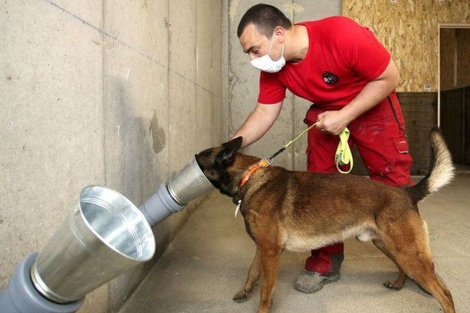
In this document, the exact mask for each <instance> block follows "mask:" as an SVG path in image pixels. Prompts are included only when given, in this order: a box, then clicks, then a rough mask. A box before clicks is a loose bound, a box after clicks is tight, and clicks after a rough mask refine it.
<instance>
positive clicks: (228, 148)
mask: <svg viewBox="0 0 470 313" xmlns="http://www.w3.org/2000/svg"><path fill="white" fill-rule="evenodd" d="M242 142H243V137H241V136H240V137H237V138H234V139H232V140H230V141H229V142H226V143H223V144H222V150H221V151H220V152H219V154H218V155H217V163H218V164H220V165H222V166H223V167H227V166H230V165H232V163H233V161H234V156H235V152H237V151H238V149H240V147H241V146H242Z"/></svg>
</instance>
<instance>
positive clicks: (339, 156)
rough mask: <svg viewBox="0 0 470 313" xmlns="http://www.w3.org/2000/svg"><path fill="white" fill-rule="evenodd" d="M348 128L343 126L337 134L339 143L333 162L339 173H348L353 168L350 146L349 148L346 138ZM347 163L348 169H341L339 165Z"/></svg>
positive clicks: (347, 137) (347, 136)
mask: <svg viewBox="0 0 470 313" xmlns="http://www.w3.org/2000/svg"><path fill="white" fill-rule="evenodd" d="M349 134H350V133H349V129H348V128H345V129H344V130H343V131H342V132H341V134H339V144H338V148H337V149H336V154H335V164H336V168H337V169H338V172H340V173H341V174H349V173H350V172H351V170H352V168H353V165H354V160H353V156H352V153H351V148H349V144H348V139H349ZM347 164H349V169H348V170H347V171H343V170H341V168H340V166H344V165H347Z"/></svg>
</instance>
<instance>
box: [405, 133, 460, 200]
mask: <svg viewBox="0 0 470 313" xmlns="http://www.w3.org/2000/svg"><path fill="white" fill-rule="evenodd" d="M454 172H455V169H454V165H453V163H452V156H451V154H450V152H449V149H448V148H447V145H446V143H445V141H444V137H443V136H442V133H441V131H440V129H439V128H437V127H435V128H433V129H432V130H431V162H430V164H429V172H428V174H427V175H426V176H425V177H424V178H423V179H422V180H421V181H420V182H418V183H417V184H416V185H415V186H413V187H407V188H406V190H407V191H408V194H409V196H410V198H411V200H412V201H413V203H414V204H416V203H418V202H419V201H421V200H422V199H424V198H425V197H426V196H427V195H428V194H430V193H431V192H434V191H437V190H439V189H440V188H441V187H443V186H445V185H447V184H448V183H450V181H451V180H452V179H453V178H454Z"/></svg>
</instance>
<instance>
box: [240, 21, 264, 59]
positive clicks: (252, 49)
mask: <svg viewBox="0 0 470 313" xmlns="http://www.w3.org/2000/svg"><path fill="white" fill-rule="evenodd" d="M239 40H240V44H241V46H242V49H243V52H245V53H246V54H248V56H249V57H250V60H253V59H256V58H259V57H261V56H263V55H266V54H268V52H269V47H270V46H271V40H269V39H268V37H266V36H265V35H263V34H261V33H260V32H258V30H257V29H256V27H255V25H254V24H249V25H248V26H247V27H246V28H245V30H244V31H243V33H242V35H241V36H240V38H239Z"/></svg>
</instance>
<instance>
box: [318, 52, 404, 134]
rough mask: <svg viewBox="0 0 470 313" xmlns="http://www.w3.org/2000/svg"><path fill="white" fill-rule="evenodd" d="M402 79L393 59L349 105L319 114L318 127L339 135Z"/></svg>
mask: <svg viewBox="0 0 470 313" xmlns="http://www.w3.org/2000/svg"><path fill="white" fill-rule="evenodd" d="M399 81H400V75H399V73H398V70H397V68H396V66H395V63H394V62H393V60H392V59H390V62H389V63H388V66H387V68H386V69H385V71H384V72H383V73H382V75H380V76H379V77H378V78H376V79H374V80H372V81H370V82H369V83H368V84H367V85H365V86H364V89H363V90H362V91H361V92H360V93H359V94H358V95H357V96H356V98H354V99H353V100H352V101H351V102H350V103H349V104H348V105H346V106H345V107H344V108H342V109H341V110H339V111H326V112H323V113H321V114H319V115H318V120H319V121H320V120H321V121H320V122H319V123H318V124H317V126H316V127H317V128H318V129H320V130H322V131H325V132H328V133H331V134H333V135H339V134H340V133H341V132H342V131H343V129H344V128H345V127H346V126H347V125H348V124H349V123H351V122H352V121H353V120H355V119H356V118H357V117H359V116H360V115H362V114H364V113H365V112H367V111H369V110H370V109H372V108H373V107H375V106H376V105H377V104H379V103H380V102H381V101H382V100H383V99H385V98H386V97H387V96H388V95H389V94H390V93H392V91H394V90H395V89H396V88H397V86H398V83H399Z"/></svg>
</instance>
